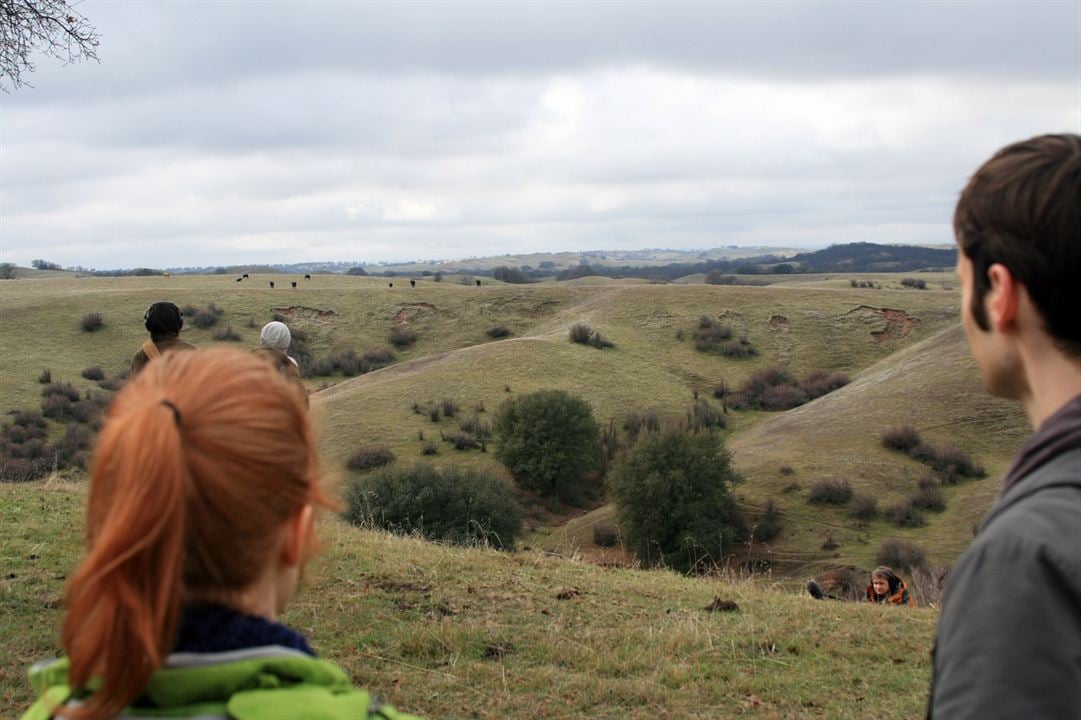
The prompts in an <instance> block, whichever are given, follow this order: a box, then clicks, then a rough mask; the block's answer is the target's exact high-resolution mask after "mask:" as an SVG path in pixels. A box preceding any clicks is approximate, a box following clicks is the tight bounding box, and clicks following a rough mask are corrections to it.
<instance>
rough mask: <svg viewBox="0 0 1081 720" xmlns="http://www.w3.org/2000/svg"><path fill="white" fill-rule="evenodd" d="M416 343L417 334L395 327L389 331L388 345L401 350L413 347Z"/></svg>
mask: <svg viewBox="0 0 1081 720" xmlns="http://www.w3.org/2000/svg"><path fill="white" fill-rule="evenodd" d="M416 341H417V334H416V333H415V332H413V331H412V330H409V329H408V328H404V327H396V328H394V329H393V330H391V331H390V344H391V345H393V346H394V347H396V348H399V349H403V348H407V347H410V346H412V345H413V343H415V342H416Z"/></svg>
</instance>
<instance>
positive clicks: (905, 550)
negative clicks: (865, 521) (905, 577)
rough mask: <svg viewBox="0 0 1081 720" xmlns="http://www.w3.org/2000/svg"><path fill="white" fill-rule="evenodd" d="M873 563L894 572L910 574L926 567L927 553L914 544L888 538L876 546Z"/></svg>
mask: <svg viewBox="0 0 1081 720" xmlns="http://www.w3.org/2000/svg"><path fill="white" fill-rule="evenodd" d="M875 562H876V563H877V564H879V565H887V566H889V567H891V568H893V569H894V570H900V571H902V572H911V571H913V570H915V569H917V568H925V567H927V552H926V551H925V550H924V549H923V548H922V547H920V546H919V545H916V544H915V543H911V542H908V541H907V540H898V539H897V538H890V539H889V540H884V541H883V542H882V544H881V545H879V546H878V551H877V552H876V553H875Z"/></svg>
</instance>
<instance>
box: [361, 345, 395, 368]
mask: <svg viewBox="0 0 1081 720" xmlns="http://www.w3.org/2000/svg"><path fill="white" fill-rule="evenodd" d="M360 359H361V362H363V363H367V364H368V365H369V366H370V367H371V369H372V370H378V369H379V368H381V367H386V366H387V365H390V364H391V363H393V362H394V351H393V350H391V349H390V348H372V349H370V350H365V351H364V354H363V355H361V356H360Z"/></svg>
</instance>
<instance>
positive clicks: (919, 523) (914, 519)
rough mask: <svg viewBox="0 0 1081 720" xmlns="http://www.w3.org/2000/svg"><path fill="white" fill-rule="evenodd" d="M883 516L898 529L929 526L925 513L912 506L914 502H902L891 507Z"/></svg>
mask: <svg viewBox="0 0 1081 720" xmlns="http://www.w3.org/2000/svg"><path fill="white" fill-rule="evenodd" d="M882 515H883V517H885V518H886V519H887V520H889V521H890V522H892V523H893V524H894V525H896V526H897V527H907V528H917V527H923V526H924V525H926V524H927V520H925V519H924V517H923V513H922V512H920V510H919V508H917V507H916V506H915V505H913V504H912V500H902V501H901V502H899V503H897V504H896V505H891V506H890V507H888V508H887V509H886V510H885V511H884V512H883V513H882Z"/></svg>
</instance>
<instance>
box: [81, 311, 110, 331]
mask: <svg viewBox="0 0 1081 720" xmlns="http://www.w3.org/2000/svg"><path fill="white" fill-rule="evenodd" d="M79 327H81V328H82V329H83V332H97V331H98V330H101V329H102V328H103V327H105V316H104V315H102V314H101V313H99V312H89V313H86V314H85V315H83V317H82V319H81V320H79Z"/></svg>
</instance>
